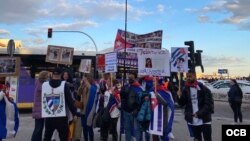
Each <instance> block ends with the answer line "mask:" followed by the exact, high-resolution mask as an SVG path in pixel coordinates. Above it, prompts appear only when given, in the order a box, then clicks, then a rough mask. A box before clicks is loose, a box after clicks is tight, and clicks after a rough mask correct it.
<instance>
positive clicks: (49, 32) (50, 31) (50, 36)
mask: <svg viewBox="0 0 250 141" xmlns="http://www.w3.org/2000/svg"><path fill="white" fill-rule="evenodd" d="M52 32H53V29H52V28H48V38H52Z"/></svg>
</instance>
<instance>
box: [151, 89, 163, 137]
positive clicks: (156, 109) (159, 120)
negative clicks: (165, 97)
mask: <svg viewBox="0 0 250 141" xmlns="http://www.w3.org/2000/svg"><path fill="white" fill-rule="evenodd" d="M150 96H151V120H150V124H149V130H148V132H149V133H150V134H154V135H159V136H162V135H163V105H162V104H160V103H159V102H158V100H157V98H156V96H155V93H154V92H150Z"/></svg>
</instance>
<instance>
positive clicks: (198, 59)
mask: <svg viewBox="0 0 250 141" xmlns="http://www.w3.org/2000/svg"><path fill="white" fill-rule="evenodd" d="M201 53H202V50H196V53H195V55H194V56H195V66H201V71H202V72H204V68H203V65H202V59H201Z"/></svg>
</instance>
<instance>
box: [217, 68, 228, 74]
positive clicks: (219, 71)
mask: <svg viewBox="0 0 250 141" xmlns="http://www.w3.org/2000/svg"><path fill="white" fill-rule="evenodd" d="M218 73H219V74H227V73H228V70H227V69H218Z"/></svg>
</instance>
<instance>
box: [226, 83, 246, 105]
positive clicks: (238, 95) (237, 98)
mask: <svg viewBox="0 0 250 141" xmlns="http://www.w3.org/2000/svg"><path fill="white" fill-rule="evenodd" d="M242 98H243V94H242V91H241V90H240V88H238V87H237V86H236V85H232V86H231V88H230V90H229V91H228V101H229V102H242Z"/></svg>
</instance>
